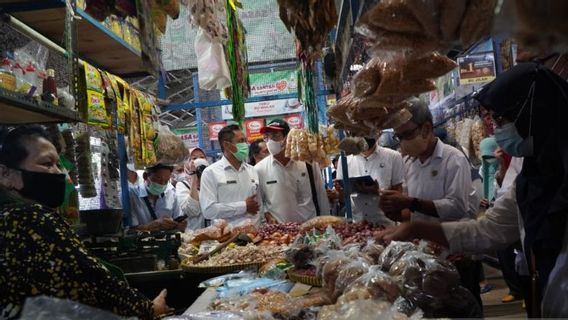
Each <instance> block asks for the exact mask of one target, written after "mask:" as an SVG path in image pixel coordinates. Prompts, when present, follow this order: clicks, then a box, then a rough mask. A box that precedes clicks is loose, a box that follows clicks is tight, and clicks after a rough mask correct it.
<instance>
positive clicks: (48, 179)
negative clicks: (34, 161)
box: [18, 169, 65, 208]
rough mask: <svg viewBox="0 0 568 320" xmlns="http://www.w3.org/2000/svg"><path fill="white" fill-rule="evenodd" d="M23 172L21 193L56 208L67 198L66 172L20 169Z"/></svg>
mask: <svg viewBox="0 0 568 320" xmlns="http://www.w3.org/2000/svg"><path fill="white" fill-rule="evenodd" d="M18 170H19V171H20V172H21V173H22V180H23V182H24V187H23V188H22V190H19V192H20V194H21V195H22V196H24V197H26V198H28V199H31V200H35V201H37V202H38V203H40V204H42V205H44V206H46V207H50V208H56V207H59V206H60V205H62V204H63V200H65V174H62V173H45V172H34V171H27V170H23V169H18Z"/></svg>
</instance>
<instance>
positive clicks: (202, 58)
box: [195, 28, 231, 90]
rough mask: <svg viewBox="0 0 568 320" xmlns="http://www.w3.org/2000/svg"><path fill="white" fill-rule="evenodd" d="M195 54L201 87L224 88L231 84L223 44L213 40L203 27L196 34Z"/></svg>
mask: <svg viewBox="0 0 568 320" xmlns="http://www.w3.org/2000/svg"><path fill="white" fill-rule="evenodd" d="M195 54H196V56H197V69H198V77H199V87H200V88H202V89H205V90H214V89H217V90H222V89H224V88H226V87H229V86H230V85H231V77H230V75H229V67H228V66H227V61H226V60H225V51H224V50H223V45H222V44H220V43H216V42H213V41H211V38H210V37H209V35H207V33H206V32H205V31H203V29H202V28H199V30H198V31H197V35H196V36H195Z"/></svg>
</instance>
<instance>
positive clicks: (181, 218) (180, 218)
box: [174, 214, 188, 222]
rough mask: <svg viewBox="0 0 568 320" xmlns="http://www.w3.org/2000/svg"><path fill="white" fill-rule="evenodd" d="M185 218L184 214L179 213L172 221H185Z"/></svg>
mask: <svg viewBox="0 0 568 320" xmlns="http://www.w3.org/2000/svg"><path fill="white" fill-rule="evenodd" d="M187 218H188V216H187V215H185V214H184V215H181V216H179V217H177V218H175V219H174V221H175V222H182V221H185V219H187Z"/></svg>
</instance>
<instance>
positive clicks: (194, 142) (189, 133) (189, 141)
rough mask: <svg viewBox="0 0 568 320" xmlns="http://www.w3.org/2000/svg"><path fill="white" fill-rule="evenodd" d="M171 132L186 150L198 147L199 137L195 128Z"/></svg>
mask: <svg viewBox="0 0 568 320" xmlns="http://www.w3.org/2000/svg"><path fill="white" fill-rule="evenodd" d="M172 132H173V133H174V134H175V135H176V136H178V137H180V139H181V141H183V144H184V145H185V146H186V147H187V148H188V149H190V148H195V147H198V146H199V135H198V134H197V128H183V129H173V130H172Z"/></svg>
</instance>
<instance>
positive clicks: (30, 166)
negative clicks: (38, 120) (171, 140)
mask: <svg viewBox="0 0 568 320" xmlns="http://www.w3.org/2000/svg"><path fill="white" fill-rule="evenodd" d="M58 161H59V156H58V154H57V151H56V150H55V147H54V146H53V144H52V143H51V142H50V141H49V140H48V138H47V136H46V133H45V131H44V130H43V128H42V127H39V126H19V127H17V128H16V129H12V130H10V129H7V128H1V129H0V287H1V288H2V290H0V318H1V319H15V318H17V317H18V316H19V314H20V313H21V310H22V307H23V304H24V301H25V299H26V298H27V297H33V296H39V295H47V296H51V297H56V298H63V299H70V300H73V301H77V302H80V303H83V304H87V305H90V306H93V307H97V308H101V309H106V310H109V311H111V312H113V313H116V314H119V315H122V316H128V317H132V316H136V317H139V318H141V319H152V318H154V317H156V316H158V315H161V314H164V313H166V312H168V311H169V310H170V309H169V308H168V307H167V305H166V303H165V296H166V292H165V290H164V291H162V293H160V295H159V296H158V297H157V298H156V299H155V300H154V301H151V300H149V299H148V298H146V297H144V296H143V295H142V294H141V293H139V292H138V291H137V290H135V289H132V288H130V287H129V286H128V284H126V283H125V282H123V281H120V280H119V279H117V278H115V277H114V276H112V275H111V274H110V272H109V271H108V270H107V269H106V268H105V267H104V266H103V265H102V264H100V263H99V262H98V261H97V260H96V258H94V257H93V256H91V255H90V254H89V253H88V252H87V249H86V248H85V246H84V245H83V243H82V242H81V240H80V239H79V237H78V236H77V234H75V232H73V231H72V230H71V229H70V227H69V225H68V224H67V223H66V222H65V221H64V220H63V219H62V218H61V216H60V215H59V214H58V213H57V212H56V211H55V210H54V208H56V207H58V206H60V205H61V204H62V203H63V198H64V194H65V179H66V176H65V175H64V174H62V173H61V171H60V170H59V168H58V166H57V164H58Z"/></svg>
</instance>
